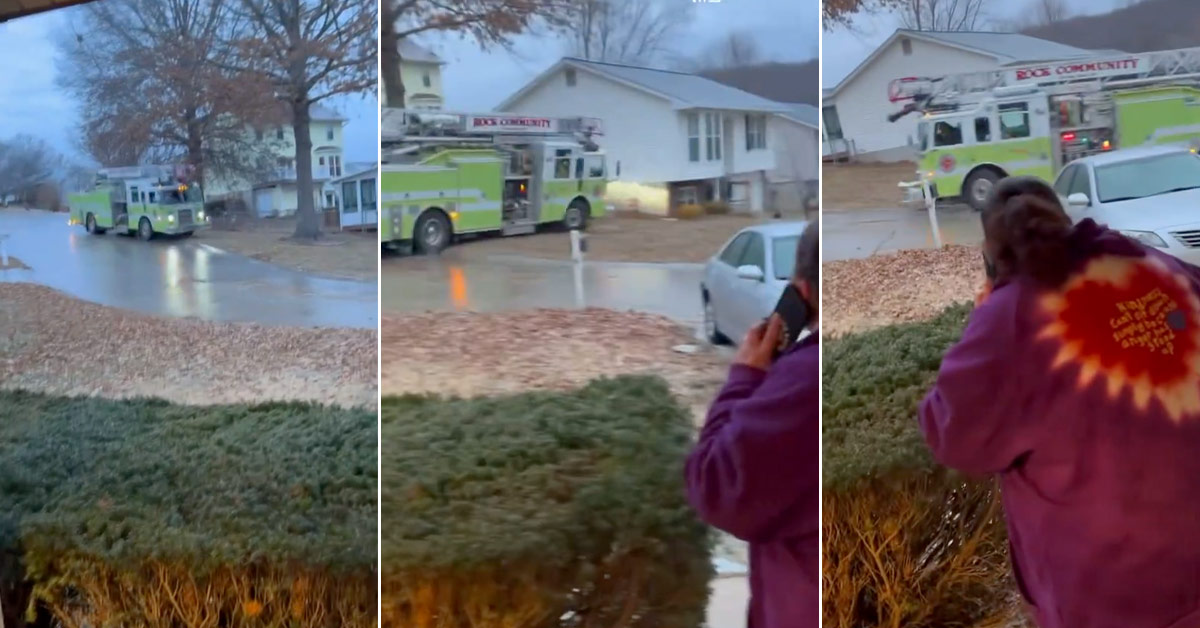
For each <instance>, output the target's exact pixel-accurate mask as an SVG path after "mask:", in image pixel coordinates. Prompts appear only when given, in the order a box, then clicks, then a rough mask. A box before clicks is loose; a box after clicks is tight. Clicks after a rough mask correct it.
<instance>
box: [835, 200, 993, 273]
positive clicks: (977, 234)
mask: <svg viewBox="0 0 1200 628" xmlns="http://www.w3.org/2000/svg"><path fill="white" fill-rule="evenodd" d="M937 219H938V231H940V232H941V235H942V243H943V244H962V245H967V246H974V245H978V244H979V243H981V242H983V228H982V226H981V225H980V223H979V214H977V213H975V211H973V210H972V209H971V208H969V207H966V206H964V205H946V206H939V207H938V209H937ZM821 222H822V224H821V257H822V259H823V260H824V261H826V262H831V261H835V260H845V259H859V258H863V257H869V256H871V255H877V254H881V253H894V252H896V251H900V250H904V249H931V248H933V247H934V240H933V230H932V228H931V227H930V224H929V214H928V213H927V212H926V211H925V210H924V209H912V208H895V209H863V210H850V211H835V212H826V213H824V214H822V216H821Z"/></svg>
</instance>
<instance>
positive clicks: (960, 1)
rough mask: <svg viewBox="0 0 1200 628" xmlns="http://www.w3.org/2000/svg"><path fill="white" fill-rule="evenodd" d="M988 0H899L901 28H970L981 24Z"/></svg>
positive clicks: (969, 29)
mask: <svg viewBox="0 0 1200 628" xmlns="http://www.w3.org/2000/svg"><path fill="white" fill-rule="evenodd" d="M990 3H991V2H990V0H901V1H900V3H899V6H898V7H897V8H898V9H899V12H900V20H901V23H902V24H903V25H904V27H905V28H909V29H912V30H917V31H954V32H958V31H974V30H978V29H979V28H981V27H983V26H984V22H985V21H986V20H987V13H986V8H987V7H988V5H989V4H990Z"/></svg>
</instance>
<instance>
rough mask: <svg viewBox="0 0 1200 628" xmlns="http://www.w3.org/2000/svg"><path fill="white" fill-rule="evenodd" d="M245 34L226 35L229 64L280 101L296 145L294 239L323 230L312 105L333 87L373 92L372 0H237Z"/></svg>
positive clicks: (341, 91) (344, 91)
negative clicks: (315, 174) (245, 25)
mask: <svg viewBox="0 0 1200 628" xmlns="http://www.w3.org/2000/svg"><path fill="white" fill-rule="evenodd" d="M240 3H241V4H240V11H239V14H240V15H241V16H242V17H243V18H244V19H246V20H247V21H248V23H249V24H250V25H251V31H250V33H249V36H246V37H240V38H236V39H234V40H232V41H231V42H230V44H231V46H230V48H231V49H232V50H233V51H234V53H233V54H234V56H235V60H234V62H233V64H232V65H231V66H230V67H232V68H233V69H236V70H237V71H238V73H239V75H240V76H241V77H243V79H244V80H249V81H253V83H250V84H259V85H264V86H266V87H267V88H269V89H271V90H272V92H273V94H274V96H275V99H276V100H277V101H279V103H281V104H282V105H284V106H285V108H286V114H287V118H288V120H289V121H290V122H291V126H292V132H293V134H294V136H295V148H296V196H297V199H296V217H297V220H296V232H295V234H294V236H293V237H295V238H296V239H308V240H315V239H317V238H319V237H320V236H321V224H320V221H319V220H318V217H317V210H316V201H315V199H314V196H313V192H314V188H313V169H312V160H313V154H312V132H311V126H310V124H311V115H310V107H312V105H314V104H317V103H319V102H321V101H324V100H326V99H328V98H331V97H334V96H337V95H339V94H365V93H369V92H374V91H375V89H376V87H377V84H378V76H377V71H376V66H377V62H376V59H377V57H376V52H375V51H376V47H377V41H376V32H377V30H376V26H377V24H376V22H375V19H376V3H375V0H240Z"/></svg>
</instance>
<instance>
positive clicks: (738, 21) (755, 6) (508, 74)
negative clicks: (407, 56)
mask: <svg viewBox="0 0 1200 628" xmlns="http://www.w3.org/2000/svg"><path fill="white" fill-rule="evenodd" d="M645 1H647V2H650V1H655V0H645ZM659 1H662V2H666V3H670V4H674V5H676V6H677V7H678V10H679V11H680V12H681V14H682V12H684V11H691V12H692V21H691V23H690V24H689V25H688V28H687V30H686V31H685V32H683V33H682V34H681V35H682V36H681V37H679V38H678V40H679V43H678V44H677V45H676V46H675V47H676V48H677V49H678V53H679V55H680V56H681V57H685V58H686V57H688V56H692V55H694V54H696V53H698V52H700V51H702V50H704V49H705V48H706V47H708V46H710V45H712V44H714V43H717V42H720V41H721V40H722V39H723V38H724V37H726V36H728V35H729V34H730V33H731V32H747V33H751V34H753V35H754V36H755V39H756V40H757V42H758V46H759V48H760V49H761V51H762V53H763V55H764V56H765V57H767V58H769V59H770V60H773V61H805V60H808V59H812V58H814V57H816V55H817V50H818V46H819V44H818V36H819V33H818V28H819V23H820V15H819V8H818V7H819V5H818V0H721V1H720V2H713V1H712V0H709V2H692V0H659ZM420 43H421V44H422V45H424V46H425V47H427V48H430V49H432V50H433V51H434V52H436V53H437V54H438V55H439V56H441V57H442V58H443V59H444V60H445V61H446V62H447V63H446V66H445V67H444V68H443V69H442V72H443V80H444V81H445V86H444V91H445V97H446V108H447V109H451V110H459V111H488V110H490V109H491V108H492V107H494V106H496V105H497V104H499V103H500V102H501V101H503V100H504V99H505V98H506V97H508V96H509V95H511V94H512V93H513V92H515V91H517V89H519V88H520V87H522V86H523V85H524V84H525V83H526V82H528V81H529V80H530V79H532V78H533V77H535V76H537V75H538V74H539V73H541V72H542V71H543V70H545V69H546V68H548V67H550V66H551V65H553V64H554V63H555V62H556V61H558V60H559V58H561V57H562V56H563V55H564V54H566V53H567V52H568V50H567V47H566V45H565V43H564V42H562V41H561V40H558V39H556V38H554V37H552V36H548V35H527V36H524V37H522V38H520V39H519V40H518V42H517V45H516V47H515V48H516V50H515V52H514V53H510V52H508V51H505V50H502V49H496V50H489V51H483V50H480V49H479V46H478V45H477V44H475V43H474V42H473V41H468V40H463V39H460V38H458V37H456V36H453V35H444V36H431V37H426V38H423V39H421V40H420Z"/></svg>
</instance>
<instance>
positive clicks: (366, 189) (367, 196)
mask: <svg viewBox="0 0 1200 628" xmlns="http://www.w3.org/2000/svg"><path fill="white" fill-rule="evenodd" d="M360 187H361V189H362V192H361V193H360V194H359V196H360V198H362V208H363V211H366V212H373V211H375V179H364V180H363V181H362V185H361V186H360Z"/></svg>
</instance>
